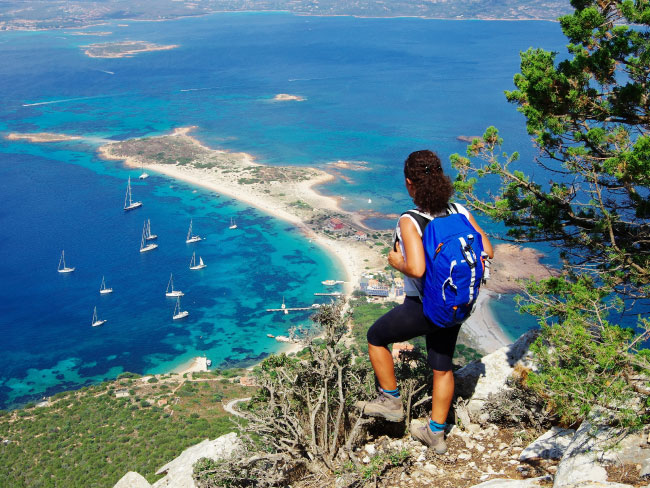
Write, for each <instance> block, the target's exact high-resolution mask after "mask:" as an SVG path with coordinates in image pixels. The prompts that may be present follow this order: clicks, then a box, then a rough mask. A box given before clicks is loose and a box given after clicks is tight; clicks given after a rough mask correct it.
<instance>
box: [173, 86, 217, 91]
mask: <svg viewBox="0 0 650 488" xmlns="http://www.w3.org/2000/svg"><path fill="white" fill-rule="evenodd" d="M217 88H219V87H218V86H209V87H206V88H181V89H180V90H179V91H181V92H192V91H205V90H216V89H217Z"/></svg>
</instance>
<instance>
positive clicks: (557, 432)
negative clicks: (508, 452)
mask: <svg viewBox="0 0 650 488" xmlns="http://www.w3.org/2000/svg"><path fill="white" fill-rule="evenodd" d="M575 432H576V431H575V430H574V429H561V428H559V427H553V428H552V429H551V430H549V431H548V432H546V433H545V434H544V435H542V436H541V437H538V438H537V439H536V440H535V441H533V442H532V443H531V444H529V445H528V447H526V449H524V450H523V451H521V454H520V455H519V460H520V461H529V460H532V459H561V458H562V456H563V455H564V451H566V449H567V448H568V447H569V444H571V441H572V440H573V436H574V435H575Z"/></svg>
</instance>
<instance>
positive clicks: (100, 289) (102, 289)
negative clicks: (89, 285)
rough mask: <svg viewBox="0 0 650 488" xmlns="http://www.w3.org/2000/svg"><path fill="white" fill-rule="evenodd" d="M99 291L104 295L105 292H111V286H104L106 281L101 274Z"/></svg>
mask: <svg viewBox="0 0 650 488" xmlns="http://www.w3.org/2000/svg"><path fill="white" fill-rule="evenodd" d="M99 293H100V294H102V295H106V294H107V293H113V289H112V288H106V281H105V280H104V277H103V276H102V286H100V287H99Z"/></svg>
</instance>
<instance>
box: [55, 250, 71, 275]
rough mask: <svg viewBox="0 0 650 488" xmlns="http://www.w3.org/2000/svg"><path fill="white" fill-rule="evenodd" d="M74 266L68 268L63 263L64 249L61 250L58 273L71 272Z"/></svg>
mask: <svg viewBox="0 0 650 488" xmlns="http://www.w3.org/2000/svg"><path fill="white" fill-rule="evenodd" d="M73 271H74V268H68V267H67V266H66V265H65V251H61V259H59V269H58V272H59V273H72V272H73Z"/></svg>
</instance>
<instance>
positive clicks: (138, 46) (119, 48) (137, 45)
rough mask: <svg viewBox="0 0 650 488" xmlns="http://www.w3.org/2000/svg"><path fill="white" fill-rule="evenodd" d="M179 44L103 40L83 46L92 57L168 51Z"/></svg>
mask: <svg viewBox="0 0 650 488" xmlns="http://www.w3.org/2000/svg"><path fill="white" fill-rule="evenodd" d="M177 47H178V45H177V44H169V45H167V46H164V45H160V44H154V43H153V42H147V41H119V42H103V43H98V44H89V45H87V46H81V48H82V49H84V48H85V50H84V54H85V55H86V56H89V57H91V58H132V57H133V56H135V55H136V54H140V53H144V52H150V51H167V50H169V49H175V48H177Z"/></svg>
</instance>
